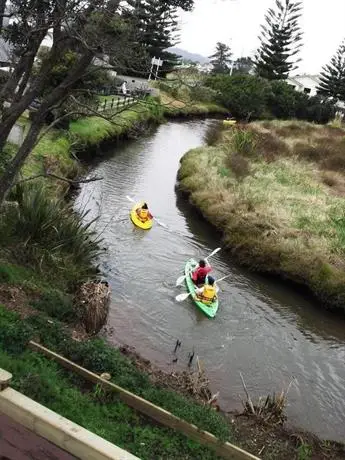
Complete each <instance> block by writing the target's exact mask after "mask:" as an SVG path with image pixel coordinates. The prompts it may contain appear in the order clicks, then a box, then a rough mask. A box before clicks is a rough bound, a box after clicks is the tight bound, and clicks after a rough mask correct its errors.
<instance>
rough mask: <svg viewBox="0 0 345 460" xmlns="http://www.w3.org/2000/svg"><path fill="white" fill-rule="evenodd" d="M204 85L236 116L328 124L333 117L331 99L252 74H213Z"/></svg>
mask: <svg viewBox="0 0 345 460" xmlns="http://www.w3.org/2000/svg"><path fill="white" fill-rule="evenodd" d="M206 85H208V86H209V87H210V88H212V89H214V90H215V91H217V92H218V101H219V102H220V103H221V104H223V105H224V106H225V107H226V108H228V109H229V110H230V111H231V113H232V114H233V115H234V116H235V117H236V118H239V119H242V120H249V119H257V118H263V117H266V118H270V117H271V116H272V117H275V118H282V119H289V118H297V119H300V120H307V121H312V122H316V123H328V122H329V121H330V120H331V119H333V118H334V116H335V112H336V110H335V108H334V105H333V104H332V102H330V101H325V100H322V99H321V98H320V97H318V96H314V97H309V96H308V95H307V94H305V93H301V92H298V91H296V90H295V89H294V88H293V87H292V86H290V85H289V84H287V83H286V82H284V81H273V82H270V81H268V80H265V79H262V78H259V77H256V76H252V75H235V76H229V75H217V76H214V77H209V78H208V79H207V80H206Z"/></svg>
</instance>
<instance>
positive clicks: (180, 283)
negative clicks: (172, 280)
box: [176, 276, 186, 287]
mask: <svg viewBox="0 0 345 460" xmlns="http://www.w3.org/2000/svg"><path fill="white" fill-rule="evenodd" d="M185 279H186V276H180V277H179V278H178V279H177V281H176V287H177V286H181V285H182V284H183V282H184V280H185Z"/></svg>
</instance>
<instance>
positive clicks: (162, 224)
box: [126, 195, 168, 228]
mask: <svg viewBox="0 0 345 460" xmlns="http://www.w3.org/2000/svg"><path fill="white" fill-rule="evenodd" d="M126 198H127V200H128V201H130V202H131V203H135V201H134V200H133V198H131V197H130V196H128V195H127V196H126ZM153 220H155V221H156V222H157V224H158V225H160V226H161V227H164V228H168V226H167V225H166V224H164V223H163V222H162V221H160V220H159V219H157V217H153Z"/></svg>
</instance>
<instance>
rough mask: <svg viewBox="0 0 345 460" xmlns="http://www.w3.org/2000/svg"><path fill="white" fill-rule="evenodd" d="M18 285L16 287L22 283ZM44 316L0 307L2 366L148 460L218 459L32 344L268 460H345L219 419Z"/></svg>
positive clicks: (33, 394) (310, 443)
mask: <svg viewBox="0 0 345 460" xmlns="http://www.w3.org/2000/svg"><path fill="white" fill-rule="evenodd" d="M12 281H13V283H14V284H15V278H12ZM7 305H8V306H10V305H9V304H8V303H7ZM37 313H38V312H37V310H36V309H35V308H33V307H31V306H29V305H26V307H24V306H23V305H17V312H13V311H12V312H11V311H8V308H4V307H3V306H1V305H0V324H1V326H2V334H1V335H0V367H2V368H4V369H7V370H8V371H10V372H11V373H13V375H14V380H13V387H14V388H15V389H17V390H18V391H20V392H22V393H24V394H25V395H27V396H28V397H30V398H33V399H34V400H36V401H38V402H40V403H41V404H43V405H45V406H47V407H49V408H50V409H52V410H54V411H56V412H58V413H59V414H61V415H63V416H65V417H67V418H69V419H70V420H72V421H74V422H76V423H78V424H80V425H81V426H83V427H85V428H87V429H89V430H91V431H93V432H94V433H96V434H98V435H100V436H102V437H104V438H105V439H107V440H109V441H110V442H113V443H115V444H117V445H119V446H120V447H123V448H124V449H126V450H129V451H130V452H132V453H134V454H136V455H138V456H140V458H142V459H148V460H149V459H151V458H152V456H153V455H154V457H155V458H166V459H169V460H175V459H178V458H186V459H195V460H197V459H200V458H205V459H212V460H213V459H214V460H215V459H216V458H217V457H216V456H215V454H214V453H213V452H212V451H210V450H208V449H207V448H205V447H202V446H200V445H198V444H197V443H195V442H193V441H190V440H188V439H187V438H185V437H184V436H182V435H180V434H177V433H176V432H174V431H173V430H170V429H166V428H163V427H161V426H158V425H156V424H155V423H152V422H150V421H149V420H148V419H146V418H144V417H143V416H141V415H140V414H138V413H136V412H135V411H134V410H132V409H130V408H129V407H127V406H126V405H125V404H123V403H122V402H120V401H119V400H118V399H117V398H116V397H115V396H113V395H112V394H109V393H107V392H105V391H104V390H103V389H102V388H100V387H99V386H94V385H92V384H90V383H87V382H85V381H84V380H83V379H82V378H80V377H78V376H77V375H74V374H72V373H71V372H69V371H66V370H64V369H63V368H61V367H59V366H58V365H57V364H56V363H53V362H51V361H50V360H48V359H47V358H45V357H43V356H41V355H38V354H36V353H34V352H32V351H29V350H28V349H27V347H26V345H27V342H28V341H29V340H30V339H34V340H35V341H39V342H40V343H42V344H43V345H45V346H46V347H48V348H50V349H52V350H55V351H56V352H57V353H60V354H62V355H63V356H65V357H67V358H69V359H71V360H73V361H74V362H76V363H78V364H80V365H81V366H83V367H86V368H87V369H89V370H91V371H93V372H95V373H96V374H99V375H100V374H102V373H107V374H109V375H110V378H111V381H112V382H114V383H115V384H117V385H120V386H121V387H123V388H126V389H128V390H129V391H132V392H134V393H135V394H137V395H139V396H141V397H143V398H145V399H147V400H149V401H151V402H153V403H154V404H156V405H159V406H161V407H162V408H165V409H166V410H168V411H170V412H172V413H173V414H175V415H176V416H178V417H181V418H183V419H185V420H187V421H189V422H190V423H194V424H195V425H197V426H198V427H200V428H202V429H205V430H207V431H209V432H211V433H213V434H214V435H216V436H217V437H219V439H221V440H223V441H225V440H229V441H230V442H233V443H235V444H237V445H239V446H241V447H242V448H244V449H247V450H248V451H250V452H252V453H253V454H254V455H259V457H260V458H262V459H267V460H270V459H275V458H280V459H282V460H290V459H292V458H296V459H299V458H300V457H299V452H300V451H301V450H302V449H307V448H308V451H309V452H310V453H313V454H314V453H315V454H317V455H318V457H317V458H320V459H323V458H324V459H326V458H333V459H341V458H345V454H344V449H343V446H341V445H339V444H336V443H332V442H321V441H319V440H318V439H316V438H313V437H312V436H310V435H307V434H293V433H292V432H289V431H286V430H285V429H283V428H282V427H281V426H280V425H279V426H272V425H270V424H267V423H266V424H265V423H263V422H260V420H256V418H255V417H253V416H245V415H242V416H239V415H238V414H228V416H226V415H225V414H222V413H219V412H216V411H215V410H214V409H212V408H211V407H210V406H209V405H205V403H206V401H205V402H204V403H203V404H202V403H200V402H196V401H195V400H193V398H192V397H191V395H190V393H189V390H187V389H186V390H185V389H183V388H180V389H176V388H175V385H173V386H170V380H169V378H168V377H169V376H168V375H167V376H166V377H167V378H166V379H164V378H163V377H162V375H163V373H162V371H158V372H159V379H155V377H154V376H155V371H154V369H152V368H151V367H150V369H149V370H150V371H149V372H148V373H147V372H146V371H145V366H142V363H140V365H139V366H137V365H136V363H135V361H133V360H132V359H130V357H127V353H126V355H123V354H122V353H121V351H120V350H118V349H114V348H111V347H109V346H108V345H106V344H105V343H104V342H103V341H102V340H101V339H99V338H93V339H87V338H85V337H84V339H82V336H81V334H80V333H79V334H77V335H75V333H76V331H73V330H72V329H70V328H66V326H65V325H63V324H61V323H60V322H59V321H58V320H56V319H54V318H52V317H49V316H46V315H45V314H44V313H42V312H41V313H40V314H37ZM72 336H73V337H74V338H72ZM146 367H147V365H146ZM175 378H176V375H175V377H174V380H175ZM254 404H255V403H254Z"/></svg>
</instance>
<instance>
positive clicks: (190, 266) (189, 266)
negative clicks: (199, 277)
mask: <svg viewBox="0 0 345 460" xmlns="http://www.w3.org/2000/svg"><path fill="white" fill-rule="evenodd" d="M197 265H198V262H197V261H196V260H194V259H190V260H188V262H187V263H186V266H185V269H184V270H185V275H186V285H187V289H188V292H190V293H192V295H194V294H195V288H196V286H195V284H194V283H193V280H192V278H191V273H192V272H193V270H194V269H195V267H196V266H197ZM192 298H193V301H194V303H195V304H196V306H197V307H198V308H199V309H200V310H201V311H202V312H204V313H205V315H206V316H208V317H209V318H214V317H215V316H216V314H217V311H218V303H219V302H218V299H217V300H215V301H214V302H213V303H212V304H211V305H206V304H204V303H203V302H200V301H199V300H197V299H194V297H192Z"/></svg>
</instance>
